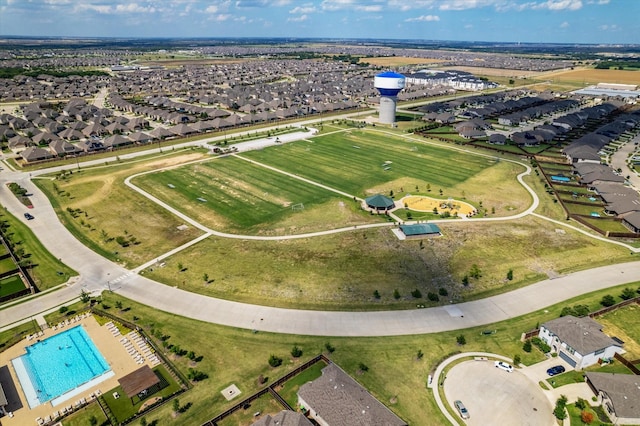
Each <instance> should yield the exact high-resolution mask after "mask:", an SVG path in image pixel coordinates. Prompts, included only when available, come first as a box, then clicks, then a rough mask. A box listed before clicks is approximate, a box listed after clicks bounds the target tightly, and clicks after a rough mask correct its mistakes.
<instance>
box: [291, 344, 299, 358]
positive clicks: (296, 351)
mask: <svg viewBox="0 0 640 426" xmlns="http://www.w3.org/2000/svg"><path fill="white" fill-rule="evenodd" d="M291 356H292V357H294V358H300V357H301V356H302V349H300V348H299V347H298V345H293V348H292V349H291Z"/></svg>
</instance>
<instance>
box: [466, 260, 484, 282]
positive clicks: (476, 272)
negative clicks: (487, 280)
mask: <svg viewBox="0 0 640 426" xmlns="http://www.w3.org/2000/svg"><path fill="white" fill-rule="evenodd" d="M469 276H470V277H471V278H475V279H476V280H477V279H479V278H480V277H481V276H482V271H481V270H480V268H479V267H478V265H477V264H475V263H474V264H473V265H471V269H470V270H469Z"/></svg>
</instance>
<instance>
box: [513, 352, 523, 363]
mask: <svg viewBox="0 0 640 426" xmlns="http://www.w3.org/2000/svg"><path fill="white" fill-rule="evenodd" d="M521 361H522V360H521V359H520V354H516V355H515V356H514V357H513V364H514V365H516V366H517V365H520V362H521Z"/></svg>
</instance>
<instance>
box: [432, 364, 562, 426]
mask: <svg viewBox="0 0 640 426" xmlns="http://www.w3.org/2000/svg"><path fill="white" fill-rule="evenodd" d="M444 393H445V396H446V398H447V403H448V404H449V405H450V406H451V407H452V409H453V410H454V411H456V410H455V408H453V401H455V400H457V399H459V400H461V401H462V402H463V403H464V405H465V406H466V407H467V410H468V411H469V414H470V416H471V417H470V419H469V420H467V421H466V424H468V425H478V426H480V425H483V426H484V425H488V424H496V425H498V424H499V425H501V426H502V425H514V426H515V425H519V426H522V425H531V426H543V425H549V426H552V425H556V424H557V423H556V421H555V417H554V416H553V405H552V404H551V402H550V401H549V399H548V398H547V397H546V396H545V394H544V393H543V391H542V389H541V388H540V386H539V385H538V383H537V382H536V381H532V380H531V379H530V378H529V377H528V376H526V375H524V374H523V373H522V372H521V371H519V370H518V369H516V370H515V371H514V372H513V373H507V372H506V371H503V370H500V369H498V368H495V367H494V365H493V361H491V360H489V361H476V360H471V361H464V362H462V363H460V364H457V365H456V366H454V367H453V368H452V369H451V370H449V372H448V373H447V376H446V378H445V381H444ZM456 413H457V411H456ZM458 419H460V417H459V416H458ZM459 421H460V423H463V421H462V419H460V420H459Z"/></svg>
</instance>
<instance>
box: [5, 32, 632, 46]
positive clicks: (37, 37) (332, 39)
mask: <svg viewBox="0 0 640 426" xmlns="http://www.w3.org/2000/svg"><path fill="white" fill-rule="evenodd" d="M2 39H25V40H47V39H51V40H76V39H77V40H185V41H188V40H289V41H300V42H304V41H327V42H335V41H371V42H386V41H388V42H396V43H399V42H407V43H427V44H431V43H434V44H435V43H448V44H488V45H499V44H508V45H516V46H517V45H559V46H566V45H576V46H627V47H628V46H638V47H640V42H636V43H586V42H585V43H578V42H528V41H508V40H502V41H488V40H444V39H419V38H414V39H411V38H373V37H298V36H291V37H286V36H282V37H268V36H239V37H234V36H193V37H190V36H175V37H171V36H51V35H15V34H0V40H2Z"/></svg>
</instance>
